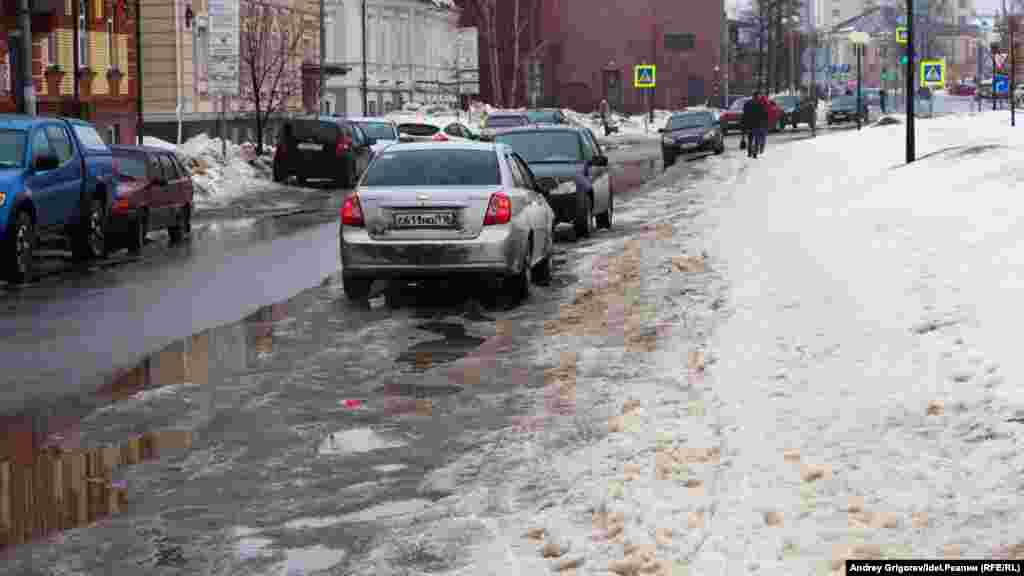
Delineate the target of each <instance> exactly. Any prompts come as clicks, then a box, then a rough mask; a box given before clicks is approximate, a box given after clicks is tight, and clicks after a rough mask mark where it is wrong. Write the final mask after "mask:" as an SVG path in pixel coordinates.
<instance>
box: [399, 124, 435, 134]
mask: <svg viewBox="0 0 1024 576" xmlns="http://www.w3.org/2000/svg"><path fill="white" fill-rule="evenodd" d="M440 131H441V129H440V128H438V127H437V126H432V125H430V124H413V123H409V124H399V126H398V132H399V133H400V134H408V135H409V136H433V135H434V134H437V133H438V132H440Z"/></svg>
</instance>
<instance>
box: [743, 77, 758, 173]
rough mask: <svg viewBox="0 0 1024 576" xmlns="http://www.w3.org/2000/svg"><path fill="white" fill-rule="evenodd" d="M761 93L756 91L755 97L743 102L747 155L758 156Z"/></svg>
mask: <svg viewBox="0 0 1024 576" xmlns="http://www.w3.org/2000/svg"><path fill="white" fill-rule="evenodd" d="M761 115H762V107H761V93H760V92H754V97H753V98H751V99H750V100H747V101H746V102H745V103H744V104H743V138H744V139H745V141H746V143H747V157H748V158H757V152H758V141H757V134H758V130H759V127H760V126H761Z"/></svg>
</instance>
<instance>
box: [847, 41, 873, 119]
mask: <svg viewBox="0 0 1024 576" xmlns="http://www.w3.org/2000/svg"><path fill="white" fill-rule="evenodd" d="M868 40H869V37H868V35H867V33H866V32H860V31H856V30H855V31H853V32H850V42H851V43H853V46H854V49H855V50H856V51H857V130H860V129H861V124H862V122H861V120H862V119H861V110H862V109H863V108H862V107H861V70H860V61H861V55H862V54H863V53H864V45H865V44H867V43H868Z"/></svg>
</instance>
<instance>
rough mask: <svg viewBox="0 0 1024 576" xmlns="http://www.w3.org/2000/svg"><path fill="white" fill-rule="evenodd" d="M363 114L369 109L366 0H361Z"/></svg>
mask: <svg viewBox="0 0 1024 576" xmlns="http://www.w3.org/2000/svg"><path fill="white" fill-rule="evenodd" d="M362 28H363V78H362V84H363V116H366V114H367V110H368V109H369V96H368V95H367V93H366V0H363V26H362Z"/></svg>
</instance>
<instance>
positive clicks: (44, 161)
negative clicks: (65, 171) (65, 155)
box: [32, 154, 60, 172]
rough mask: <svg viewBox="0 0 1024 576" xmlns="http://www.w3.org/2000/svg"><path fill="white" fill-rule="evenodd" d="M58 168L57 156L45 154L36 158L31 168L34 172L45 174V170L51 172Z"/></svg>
mask: <svg viewBox="0 0 1024 576" xmlns="http://www.w3.org/2000/svg"><path fill="white" fill-rule="evenodd" d="M58 166H60V160H58V159H57V155H56V154H47V155H45V156H40V157H38V158H36V161H35V164H33V166H32V168H33V169H34V170H35V171H36V172H46V171H47V170H53V169H54V168H56V167H58Z"/></svg>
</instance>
